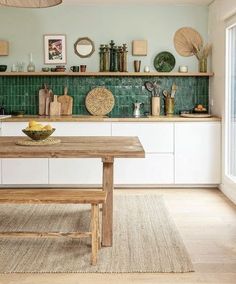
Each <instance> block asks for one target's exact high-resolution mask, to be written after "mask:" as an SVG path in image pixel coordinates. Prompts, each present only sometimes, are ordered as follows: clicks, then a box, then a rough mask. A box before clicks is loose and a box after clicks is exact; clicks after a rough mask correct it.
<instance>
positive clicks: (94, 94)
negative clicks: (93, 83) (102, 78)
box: [85, 87, 115, 116]
mask: <svg viewBox="0 0 236 284" xmlns="http://www.w3.org/2000/svg"><path fill="white" fill-rule="evenodd" d="M114 104H115V98H114V96H113V94H112V92H111V91H109V90H108V89H106V88H103V87H99V88H94V89H93V90H91V91H90V92H89V93H88V94H87V96H86V99H85V105H86V108H87V110H88V111H89V112H90V113H91V114H92V115H97V116H101V115H106V114H108V113H109V112H111V111H112V109H113V107H114Z"/></svg>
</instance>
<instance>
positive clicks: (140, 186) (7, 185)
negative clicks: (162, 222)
mask: <svg viewBox="0 0 236 284" xmlns="http://www.w3.org/2000/svg"><path fill="white" fill-rule="evenodd" d="M101 186H102V185H101V184H2V185H0V188H80V187H82V188H98V187H101ZM218 187H219V185H218V184H115V185H114V188H115V189H119V188H120V189H123V188H127V189H132V188H134V189H135V188H139V189H145V188H148V189H152V188H153V189H155V188H173V189H174V188H218Z"/></svg>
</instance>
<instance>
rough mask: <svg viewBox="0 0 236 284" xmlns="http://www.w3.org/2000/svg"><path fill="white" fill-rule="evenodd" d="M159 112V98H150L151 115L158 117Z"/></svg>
mask: <svg viewBox="0 0 236 284" xmlns="http://www.w3.org/2000/svg"><path fill="white" fill-rule="evenodd" d="M160 110H161V100H160V97H152V115H153V116H159V115H160Z"/></svg>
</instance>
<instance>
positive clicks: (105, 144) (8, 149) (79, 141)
mask: <svg viewBox="0 0 236 284" xmlns="http://www.w3.org/2000/svg"><path fill="white" fill-rule="evenodd" d="M57 138H59V139H60V140H61V143H59V144H56V145H50V146H46V145H44V146H19V145H16V142H17V141H19V140H21V139H26V138H25V137H19V136H18V137H13V136H11V137H10V136H6V137H0V158H144V157H145V152H144V149H143V146H142V144H141V143H140V141H139V138H138V137H120V136H119V137H110V136H109V137H103V136H94V137H92V136H88V137H87V136H84V137H75V136H68V137H57Z"/></svg>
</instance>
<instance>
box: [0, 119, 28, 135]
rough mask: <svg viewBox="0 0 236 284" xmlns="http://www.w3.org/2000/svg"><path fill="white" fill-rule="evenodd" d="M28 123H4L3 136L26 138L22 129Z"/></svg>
mask: <svg viewBox="0 0 236 284" xmlns="http://www.w3.org/2000/svg"><path fill="white" fill-rule="evenodd" d="M27 125H28V122H2V136H25V134H24V133H23V132H22V129H24V128H26V127H27Z"/></svg>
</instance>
